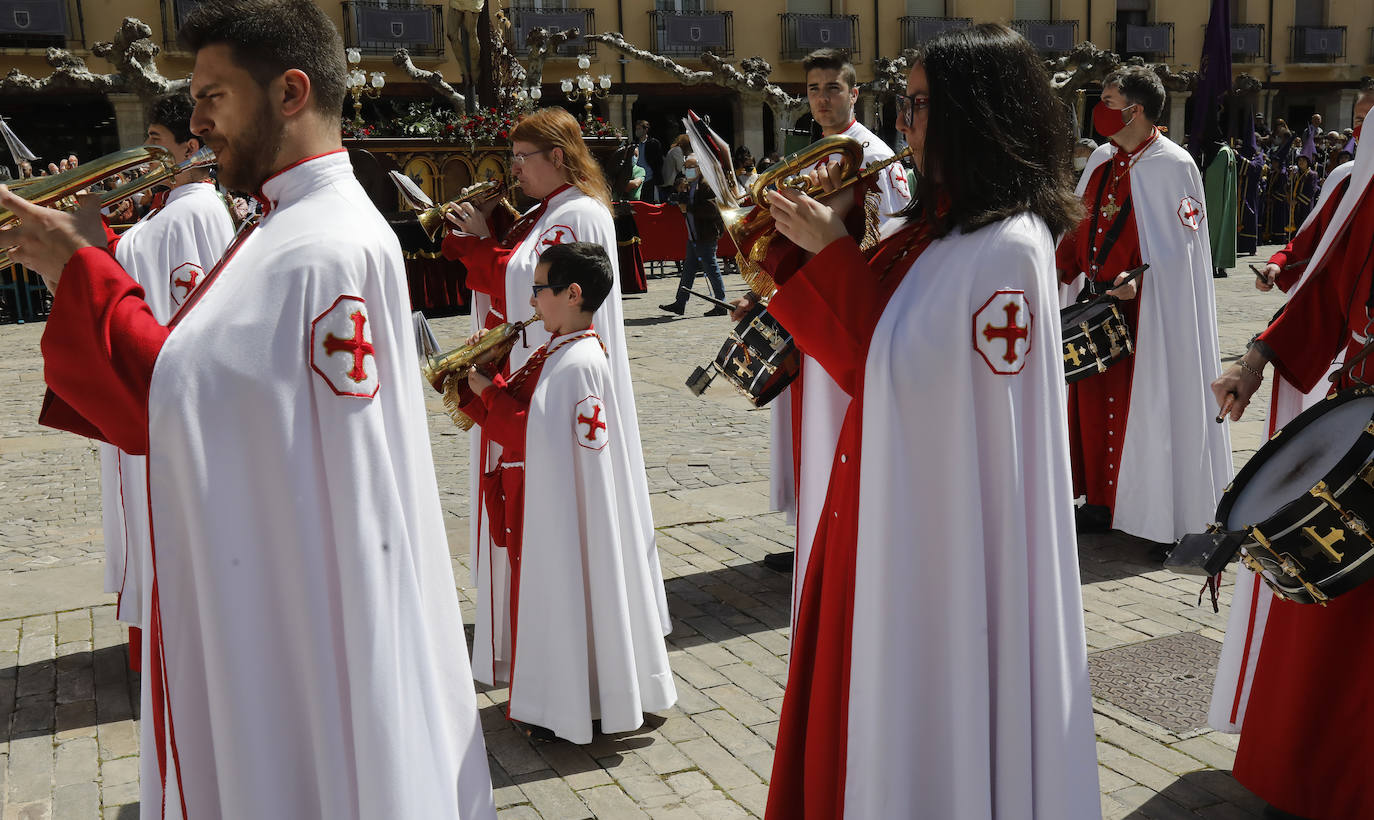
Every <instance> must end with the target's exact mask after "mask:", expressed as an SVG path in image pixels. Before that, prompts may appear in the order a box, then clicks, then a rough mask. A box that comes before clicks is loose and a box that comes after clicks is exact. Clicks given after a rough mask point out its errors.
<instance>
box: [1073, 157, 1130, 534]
mask: <svg viewBox="0 0 1374 820" xmlns="http://www.w3.org/2000/svg"><path fill="white" fill-rule="evenodd" d="M1148 145H1149V142H1146V143H1144V144H1142V145H1141V146H1140V147H1139V148H1137V149H1136V152H1135V153H1133V154H1123V153H1120V152H1118V154H1117V156H1116V157H1113V159H1112V161H1111V162H1104V163H1102V164H1101V165H1099V166H1098V167H1097V169H1096V170H1095V171H1094V172H1093V176H1092V178H1091V179H1090V180H1089V181H1088V187H1087V188H1085V189H1084V191H1083V204H1084V206H1085V207H1087V208H1088V215H1087V216H1086V217H1085V218H1084V219H1083V221H1082V222H1081V223H1079V225H1078V227H1077V228H1075V229H1074V230H1072V231H1070V232H1069V233H1068V234H1066V235H1065V236H1064V238H1063V239H1062V240H1061V241H1060V243H1059V248H1058V250H1057V252H1056V254H1055V257H1056V259H1055V262H1056V265H1057V266H1058V268H1059V270H1060V275H1061V279H1062V281H1064V282H1066V283H1067V282H1072V281H1073V280H1074V279H1075V278H1077V276H1078V274H1080V273H1082V274H1084V275H1085V276H1087V278H1088V279H1090V280H1092V281H1094V282H1111V281H1112V280H1114V279H1115V278H1116V277H1117V276H1119V275H1120V274H1122V273H1123V272H1125V271H1128V270H1131V269H1132V268H1136V267H1139V266H1140V263H1141V258H1140V234H1139V231H1138V229H1137V227H1136V218H1135V214H1134V213H1133V212H1131V211H1127V210H1125V205H1126V203H1127V202H1130V201H1131V175H1130V173H1129V171H1128V169H1129V167H1130V162H1131V161H1132V160H1133V158H1134V157H1135V156H1136V155H1137V154H1138V153H1139V152H1140V151H1142V150H1144V149H1145V147H1146V146H1148ZM1113 171H1114V172H1115V173H1116V174H1118V175H1119V180H1118V182H1117V183H1116V186H1115V188H1112V189H1109V190H1110V191H1111V192H1113V193H1114V194H1115V197H1116V204H1117V205H1118V206H1121V208H1122V210H1120V211H1118V212H1116V213H1115V214H1112V215H1111V218H1108V217H1107V216H1106V215H1104V214H1102V213H1101V212H1100V210H1097V209H1100V208H1101V205H1099V204H1098V203H1099V202H1101V203H1102V204H1107V202H1108V200H1107V199H1106V197H1105V196H1102V193H1103V192H1102V187H1103V186H1104V185H1107V184H1108V182H1109V180H1110V179H1111V174H1112V173H1113ZM1095 210H1097V214H1096V217H1097V218H1096V220H1094V218H1093V217H1094V211H1095ZM1117 220H1125V224H1124V225H1123V226H1122V229H1121V233H1120V234H1119V235H1118V237H1117V239H1116V242H1115V243H1114V244H1113V245H1112V246H1111V249H1110V250H1109V251H1108V252H1107V256H1106V258H1104V259H1103V260H1102V264H1101V265H1096V264H1094V261H1093V260H1094V259H1095V257H1096V254H1097V249H1098V245H1097V242H1098V241H1099V240H1100V238H1101V237H1103V236H1105V235H1106V234H1107V232H1108V231H1110V230H1111V228H1112V226H1113V225H1114V224H1115V223H1116V221H1117ZM1147 276H1148V274H1147ZM1136 281H1137V283H1138V284H1139V286H1140V287H1141V288H1145V287H1149V285H1148V283H1147V281H1146V279H1145V278H1142V279H1139V280H1136ZM1119 310H1120V311H1121V315H1122V317H1123V318H1125V320H1126V324H1127V326H1129V327H1130V329H1131V338H1132V339H1136V338H1139V333H1138V332H1137V319H1138V318H1139V315H1140V300H1139V298H1136V299H1131V300H1129V301H1125V302H1122V303H1121V304H1120V306H1119ZM1134 374H1135V358H1134V357H1133V356H1131V357H1127V358H1125V359H1123V360H1121V361H1119V362H1117V363H1116V364H1114V365H1112V366H1111V367H1109V368H1107V370H1106V371H1105V372H1103V373H1098V374H1097V375H1095V376H1090V377H1088V378H1086V379H1083V380H1082V381H1079V382H1076V383H1074V384H1071V385H1069V402H1068V404H1069V408H1068V413H1069V455H1070V458H1071V459H1072V462H1073V490H1074V494H1075V495H1086V496H1087V498H1088V503H1089V504H1096V505H1100V506H1103V507H1106V508H1108V509H1109V510H1110V509H1113V508H1114V507H1115V506H1116V486H1117V474H1118V473H1119V472H1120V470H1121V447H1122V443H1123V442H1124V441H1125V439H1126V417H1127V415H1128V413H1129V410H1130V406H1131V379H1132V377H1133V376H1134Z"/></svg>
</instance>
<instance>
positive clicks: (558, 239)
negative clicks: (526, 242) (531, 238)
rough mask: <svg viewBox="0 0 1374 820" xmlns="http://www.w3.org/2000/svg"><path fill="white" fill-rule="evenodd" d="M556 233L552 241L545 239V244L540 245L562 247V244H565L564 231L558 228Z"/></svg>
mask: <svg viewBox="0 0 1374 820" xmlns="http://www.w3.org/2000/svg"><path fill="white" fill-rule="evenodd" d="M555 231H556V232H555V233H554V235H553V238H552V239H545V240H544V241H543V242H540V243H539V244H541V245H562V244H563V229H562V228H556V229H555Z"/></svg>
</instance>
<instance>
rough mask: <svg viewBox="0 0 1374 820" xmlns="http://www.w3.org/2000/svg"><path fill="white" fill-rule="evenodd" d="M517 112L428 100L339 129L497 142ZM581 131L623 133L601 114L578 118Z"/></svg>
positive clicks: (354, 134)
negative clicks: (377, 119)
mask: <svg viewBox="0 0 1374 820" xmlns="http://www.w3.org/2000/svg"><path fill="white" fill-rule="evenodd" d="M520 116H521V112H517V111H507V112H500V111H493V110H491V109H489V108H477V109H475V110H473V111H469V112H468V113H466V114H459V113H458V112H456V111H454V110H453V109H451V108H440V107H436V106H434V105H431V104H428V103H410V104H408V105H406V106H405V107H400V106H397V107H396V108H395V109H394V113H393V115H392V116H390V117H387V118H385V119H384V120H383V121H382V122H381V123H366V124H363V125H362V126H360V127H355V125H354V123H353V122H352V121H351V120H348V119H345V120H343V121H342V122H341V126H340V129H341V131H342V133H343V136H345V137H351V138H354V139H367V138H381V137H428V138H429V139H432V140H434V141H435V142H446V143H454V144H459V145H464V144H465V145H476V144H478V143H500V142H505V141H506V140H507V139H509V138H510V132H511V130H512V129H513V128H515V124H516V123H517V122H519V121H520ZM578 122H580V123H581V125H582V133H583V135H584V136H587V137H620V136H623V134H624V132H623V131H621V129H619V128H617V127H616V126H614V125H612V124H611V123H609V122H607V121H606V119H605V118H604V117H592V118H590V119H588V118H586V117H583V118H581V119H579V120H578Z"/></svg>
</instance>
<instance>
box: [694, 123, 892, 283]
mask: <svg viewBox="0 0 1374 820" xmlns="http://www.w3.org/2000/svg"><path fill="white" fill-rule="evenodd" d="M834 154H839V155H840V176H841V178H842V179H843V180H844V181H843V182H842V183H841V184H840V188H839V189H838V190H843V189H845V188H848V187H849V186H850V185H853V184H854V183H856V182H867V181H868V180H870V179H872V178H874V177H876V176H877V175H878V174H880V173H881V172H882V171H884V170H885V169H886V168H887V167H888V166H889V165H892V164H893V163H897V162H901V161H902V160H903V159H905V158H907V157H909V156H911V146H907V147H906V148H903V149H902V150H901V151H900V152H899V153H897V154H894V155H893V156H891V157H888V158H887V159H883V160H878V161H877V162H874V163H872V164H870V165H867V166H864V165H863V159H864V146H863V143H861V142H859V141H858V140H856V139H854V138H853V137H846V136H844V135H840V134H837V135H834V136H829V137H822V138H821V139H819V140H816V141H815V142H813V143H811V144H810V145H808V146H806V147H805V148H803V149H802V150H800V151H798V152H797V153H795V154H791V155H789V156H787V157H786V158H784V159H783V160H782V161H780V162H778V163H777V164H775V165H771V166H769V167H768V169H767V170H766V171H764V172H763V173H761V174H759V175H758V178H757V179H755V180H754V182H753V183H752V184H751V185H750V186H749V199H750V200H751V201H752V203H753V204H752V205H744V206H741V207H738V208H729V207H725V206H720V216H721V220H722V221H723V222H724V223H725V230H727V231H729V232H730V238H731V239H733V240H734V241H735V247H736V248H738V249H739V256H738V258H737V259H736V263H737V264H738V265H739V270H740V276H741V277H743V279H744V281H745V282H746V283H747V284H748V285H749V288H750V290H752V291H754V293H756V294H758V295H759V296H762V297H765V298H767V297H768V296H771V295H772V293H773V291H775V290H777V284H776V283H774V282H773V277H771V276H769V275H768V273H767V272H765V271H764V270H763V268H762V267H760V264H759V263H761V262H762V261H763V258H764V257H765V256H766V255H767V254H768V245H769V243H770V242H772V240H773V236H774V234H775V233H776V231H777V226H776V223H775V222H774V221H773V214H772V212H771V211H769V210H768V206H767V205H766V204H765V201H766V200H765V193H766V192H767V190H768V189H769V188H787V189H790V190H793V191H799V192H801V193H804V194H807V195H808V196H818V195H820V194H822V193H824V192H825V190H824V188H822V187H821V186H819V185H812V184H811V182H810V181H809V180H808V179H807V177H806V176H805V174H806V172H808V171H810V170H811V169H812V168H813V167H814V166H815V165H816V163H818V162H820V161H821V160H823V159H825V158H826V157H829V156H832V155H834ZM866 222H867V223H868V224H867V225H866V227H865V232H864V239H865V247H866V246H867V245H869V244H871V243H872V242H873V241H876V239H877V214H876V213H871V214H869V215H868V219H867V220H866Z"/></svg>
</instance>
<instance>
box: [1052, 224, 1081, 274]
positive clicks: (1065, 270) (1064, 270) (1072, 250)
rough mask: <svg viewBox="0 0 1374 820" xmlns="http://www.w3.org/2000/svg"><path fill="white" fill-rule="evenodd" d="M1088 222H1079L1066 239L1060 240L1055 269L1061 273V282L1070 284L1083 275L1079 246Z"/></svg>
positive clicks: (1055, 258) (1067, 234) (1056, 249)
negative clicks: (1079, 258)
mask: <svg viewBox="0 0 1374 820" xmlns="http://www.w3.org/2000/svg"><path fill="white" fill-rule="evenodd" d="M1087 222H1088V220H1087V219H1084V220H1083V221H1081V222H1079V223H1078V224H1077V225H1075V226H1074V227H1073V228H1072V229H1071V230H1070V231H1069V232H1068V233H1066V234H1064V237H1063V238H1062V239H1060V240H1059V246H1058V247H1057V248H1055V249H1054V267H1055V269H1056V270H1058V272H1059V281H1061V282H1063V283H1064V284H1066V285H1067V284H1069V283H1070V282H1072V281H1073V280H1074V279H1076V278H1078V274H1080V273H1082V271H1081V270H1079V268H1081V267H1082V266H1081V265H1079V264H1078V245H1079V243H1080V242H1081V241H1082V235H1083V226H1084V225H1086V224H1087Z"/></svg>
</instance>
